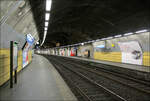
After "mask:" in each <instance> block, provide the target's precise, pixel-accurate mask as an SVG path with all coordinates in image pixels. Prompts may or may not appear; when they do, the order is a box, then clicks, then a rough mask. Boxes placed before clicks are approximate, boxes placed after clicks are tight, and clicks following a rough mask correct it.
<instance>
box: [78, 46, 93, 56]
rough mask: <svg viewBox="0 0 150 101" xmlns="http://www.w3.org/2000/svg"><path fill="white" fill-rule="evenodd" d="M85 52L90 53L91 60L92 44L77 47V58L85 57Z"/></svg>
mask: <svg viewBox="0 0 150 101" xmlns="http://www.w3.org/2000/svg"><path fill="white" fill-rule="evenodd" d="M87 50H89V51H90V58H93V51H94V50H93V45H92V44H86V45H82V46H79V47H78V56H81V57H87V56H86V55H85V54H87V53H85V52H86V51H87Z"/></svg>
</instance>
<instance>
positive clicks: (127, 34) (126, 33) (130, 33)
mask: <svg viewBox="0 0 150 101" xmlns="http://www.w3.org/2000/svg"><path fill="white" fill-rule="evenodd" d="M132 34H133V33H132V32H130V33H125V34H124V36H127V35H132Z"/></svg>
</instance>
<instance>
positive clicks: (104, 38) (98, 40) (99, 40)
mask: <svg viewBox="0 0 150 101" xmlns="http://www.w3.org/2000/svg"><path fill="white" fill-rule="evenodd" d="M106 39H107V38H102V39H101V40H106ZM97 41H100V40H97Z"/></svg>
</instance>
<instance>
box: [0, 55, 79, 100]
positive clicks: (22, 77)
mask: <svg viewBox="0 0 150 101" xmlns="http://www.w3.org/2000/svg"><path fill="white" fill-rule="evenodd" d="M2 100H41V101H44V100H48V101H77V99H76V97H75V96H74V94H73V93H72V92H71V90H70V89H69V88H68V86H67V84H66V83H65V82H64V80H63V79H62V77H61V76H60V75H59V73H58V72H57V71H56V69H55V68H54V67H53V66H52V64H51V63H50V62H49V61H48V60H47V59H46V58H44V57H43V56H40V55H34V58H33V61H32V63H31V64H30V65H29V66H27V67H26V68H25V69H23V71H21V72H20V73H19V74H18V84H17V85H14V88H12V89H10V88H9V85H5V86H3V87H1V88H0V101H2Z"/></svg>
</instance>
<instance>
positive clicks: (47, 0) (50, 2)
mask: <svg viewBox="0 0 150 101" xmlns="http://www.w3.org/2000/svg"><path fill="white" fill-rule="evenodd" d="M51 4H52V0H46V11H50V10H51Z"/></svg>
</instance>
